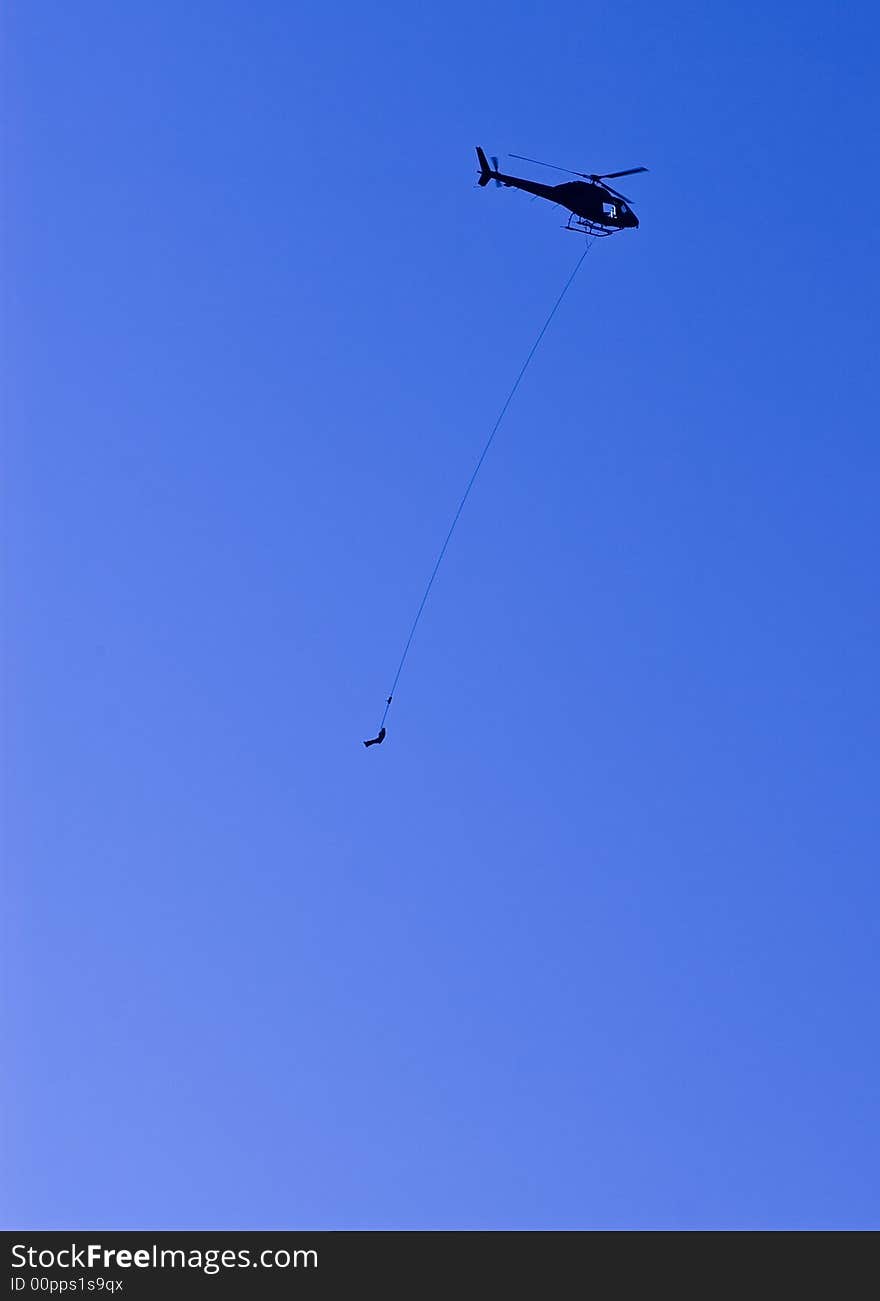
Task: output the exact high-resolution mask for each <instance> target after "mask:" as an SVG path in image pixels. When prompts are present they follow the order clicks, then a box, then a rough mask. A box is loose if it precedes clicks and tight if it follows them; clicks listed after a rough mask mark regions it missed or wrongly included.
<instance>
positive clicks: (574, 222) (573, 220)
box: [562, 213, 623, 239]
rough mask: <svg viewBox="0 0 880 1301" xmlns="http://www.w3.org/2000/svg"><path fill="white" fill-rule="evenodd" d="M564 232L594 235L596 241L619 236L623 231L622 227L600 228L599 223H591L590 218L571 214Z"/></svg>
mask: <svg viewBox="0 0 880 1301" xmlns="http://www.w3.org/2000/svg"><path fill="white" fill-rule="evenodd" d="M562 229H563V230H571V231H574V233H575V234H576V235H592V236H593V238H594V239H604V237H605V236H606V235H617V234H619V233H620V231H621V230H622V229H623V227H622V226H612V227H611V229H610V230H609V228H608V227H607V226H600V225H599V224H598V222H595V221H590V219H589V218H588V217H576V216H575V214H574V213H572V214H571V216H570V217H569V219H568V221H567V222H566V223H565V225H564V226H563V228H562Z"/></svg>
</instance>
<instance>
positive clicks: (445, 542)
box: [379, 240, 593, 731]
mask: <svg viewBox="0 0 880 1301" xmlns="http://www.w3.org/2000/svg"><path fill="white" fill-rule="evenodd" d="M592 246H593V241H592V240H590V241H588V243H587V247H586V248H585V249H584V251H583V253H582V254H581V255H580V257H579V258H578V260H577V262H576V263H575V268H574V270H573V271H572V273H571V275H570V276H569V277H568V279H567V280H566V282H565V284H564V285H563V286H562V292H561V293H560V295H559V297H558V298H557V299H556V302H555V303H554V304H553V306H552V307H551V309H550V315H549V316H548V317H547V319H546V321H545V322H544V324H543V325H542V326H541V329H540V331H539V332H538V337H537V338H536V339H535V342H534V343H533V344H532V346H531V348H530V349H529V352H528V356H527V357H526V359H525V361H524V362H523V364H522V366H521V367H520V370H519V374H518V375H517V377H516V379H515V380H514V381H513V387H512V388H511V390H510V392H509V393H508V395H507V397H506V398H505V399H504V404H503V406H502V407H501V410H500V411H499V412H498V418H497V419H496V421H495V423H494V425H493V426H492V432H491V433H490V434H489V437H488V438H487V439H486V443H485V446H484V447H483V450H482V452H480V456H479V459H478V461H477V463H476V465H475V466H474V471H473V474H472V475H471V477H470V479H468V483H467V487H466V488H465V490H464V493H463V495H462V498H461V501H460V502H459V503H458V509H457V510H456V512H455V514H454V516H453V517H452V523H451V524H450V526H449V532H448V533H447V534H446V537H445V538H444V539H443V546H442V547H441V548H440V554H439V555H438V556H437V560H436V563H435V565H434V568H433V569H432V570H431V577H430V578H429V579H428V585H427V587H426V588H425V591H424V593H423V595H422V599H421V601H420V602H419V608H418V610H416V617H415V618H414V619H413V622H412V627H411V628H410V630H409V636H408V637H407V639H406V644H405V646H404V648H403V654H402V655H401V657H400V663H399V664H398V665H397V672H396V673H395V675H394V681H393V682H392V684H391V690H390V691H389V693H388V698H387V700H386V702H385V710H384V713H383V714H382V722H381V723H380V724H379V729H380V731H381V729H382V728H383V727H384V726H385V719H386V718H387V717H388V711H389V709H390V708H391V702H392V700H393V699H394V693H395V691H396V690H397V684H398V682H399V681H400V675H401V673H402V672H403V666H404V664H405V663H406V657H407V655H408V654H409V648H410V646H411V645H412V640H413V637H415V635H416V629H417V628H418V626H419V620H420V619H421V617H422V611H423V610H424V608H425V605H426V604H427V601H428V597H429V596H430V594H431V588H432V587H433V586H434V579H435V578H436V577H437V571H438V570H439V568H440V566H441V565H442V563H443V557H444V556H445V555H446V549H447V547H448V546H449V543H450V540H451V538H452V535H453V533H454V532H455V526H456V524H457V523H458V521H459V518H460V517H461V512H462V511H463V510H464V506H465V502H466V501H467V499H468V497H469V496H470V494H471V489H472V488H473V486H474V484H475V482H476V479H477V475H478V474H479V473H480V469H481V468H482V465H483V462H484V461H485V459H486V455H487V453H488V451H489V448H490V447H491V446H492V443H493V442H494V439H495V435H496V434H497V433H498V430H499V428H500V427H501V422H502V420H503V419H504V417H505V415H506V414H507V408H508V407H509V406H510V404H511V402H512V401H513V399H514V396H515V394H516V391H517V389H518V388H519V386H520V382H521V381H522V378H523V376H524V375H525V373H526V371H527V370H528V368H529V363H530V362H531V360H532V358H533V357H534V355H535V353H536V352H537V351H538V347H539V345H540V343H541V340H542V339H543V337H544V335H545V334H546V333H547V330H548V328H549V326H550V322H551V321H552V320H553V317H554V316H555V315H556V313H557V311H558V310H559V306H560V304H561V303H562V300H563V298H564V297H565V295H566V294H567V293H568V291H569V289H570V288H571V285H572V283H573V281H574V278H575V276H576V275H577V273H578V272H579V271H580V269H581V266H582V264H583V261H584V258H585V257H586V256H587V254H588V253H589V251H590V249H591V248H592Z"/></svg>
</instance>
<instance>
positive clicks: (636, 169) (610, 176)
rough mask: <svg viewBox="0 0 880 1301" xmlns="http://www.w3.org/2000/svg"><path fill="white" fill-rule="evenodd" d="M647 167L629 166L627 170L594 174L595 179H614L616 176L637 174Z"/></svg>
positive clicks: (644, 170)
mask: <svg viewBox="0 0 880 1301" xmlns="http://www.w3.org/2000/svg"><path fill="white" fill-rule="evenodd" d="M647 170H648V169H647V167H628V168H627V169H626V171H625V172H602V173H601V175H599V176H593V177H591V178H590V179H591V180H593V181H613V180H614V178H615V176H635V174H636V173H637V172H646V171H647Z"/></svg>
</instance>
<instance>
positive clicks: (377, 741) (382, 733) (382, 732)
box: [364, 727, 385, 745]
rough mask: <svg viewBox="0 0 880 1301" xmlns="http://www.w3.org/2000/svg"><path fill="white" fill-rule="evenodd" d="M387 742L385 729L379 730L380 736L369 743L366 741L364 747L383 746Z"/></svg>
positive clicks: (371, 738)
mask: <svg viewBox="0 0 880 1301" xmlns="http://www.w3.org/2000/svg"><path fill="white" fill-rule="evenodd" d="M384 740H385V728H384V727H380V728H379V735H378V736H372V737H370V739H369V741H364V745H381V744H382V742H383V741H384Z"/></svg>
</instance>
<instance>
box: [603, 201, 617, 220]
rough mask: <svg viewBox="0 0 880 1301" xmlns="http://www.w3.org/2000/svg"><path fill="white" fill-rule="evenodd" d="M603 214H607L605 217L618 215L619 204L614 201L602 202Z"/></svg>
mask: <svg viewBox="0 0 880 1301" xmlns="http://www.w3.org/2000/svg"><path fill="white" fill-rule="evenodd" d="M602 214H603V216H605V217H616V216H617V205H616V204H614V203H603V204H602Z"/></svg>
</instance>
